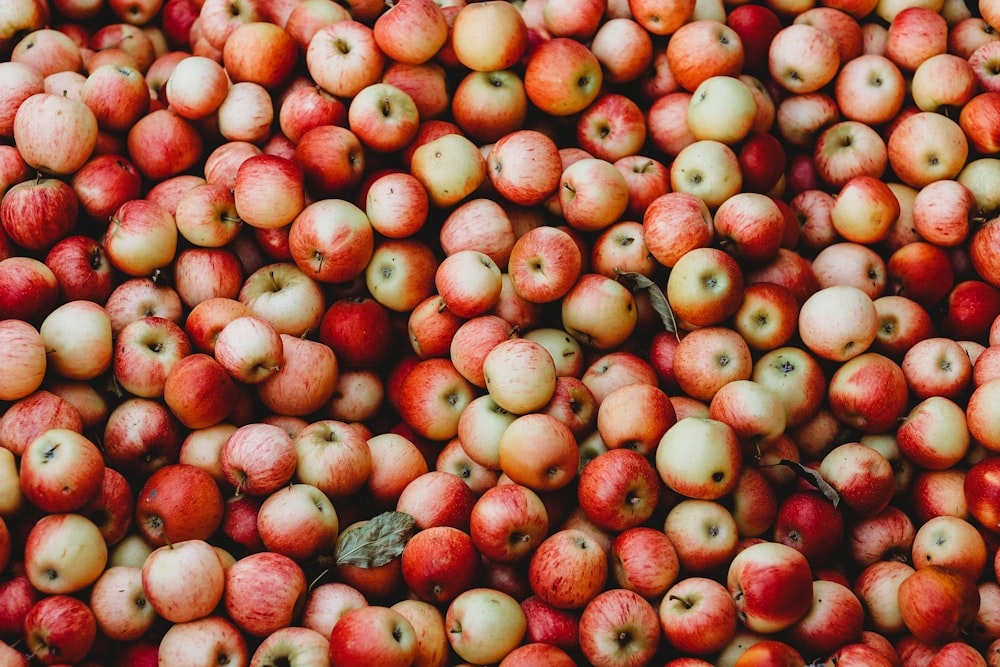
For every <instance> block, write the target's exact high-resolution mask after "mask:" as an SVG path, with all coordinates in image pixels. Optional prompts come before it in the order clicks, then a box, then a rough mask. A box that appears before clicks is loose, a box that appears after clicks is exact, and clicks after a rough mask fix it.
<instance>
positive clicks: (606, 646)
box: [580, 588, 660, 664]
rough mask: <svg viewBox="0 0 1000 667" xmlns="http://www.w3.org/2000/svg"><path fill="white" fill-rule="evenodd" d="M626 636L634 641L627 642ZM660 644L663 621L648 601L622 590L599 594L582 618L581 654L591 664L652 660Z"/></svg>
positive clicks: (609, 590)
mask: <svg viewBox="0 0 1000 667" xmlns="http://www.w3.org/2000/svg"><path fill="white" fill-rule="evenodd" d="M623 633H625V634H626V635H627V636H628V637H629V639H630V641H627V642H623V641H622V639H621V638H622V634H623ZM659 644H660V619H659V617H658V616H657V613H656V609H654V608H653V605H652V604H651V603H650V602H649V601H648V600H647V599H646V598H644V597H642V596H641V595H639V594H638V593H636V592H635V591H630V590H626V589H622V588H611V589H608V590H606V591H603V592H601V593H600V594H598V595H597V596H596V597H594V599H592V600H591V601H590V602H589V603H587V606H586V607H584V609H583V612H582V613H581V614H580V651H581V652H582V653H583V655H584V657H585V658H587V659H588V660H589V661H590V662H591V663H594V664H601V663H603V662H605V661H612V660H623V661H628V662H634V663H638V664H641V663H644V662H648V661H650V660H652V658H653V656H654V655H655V653H656V650H657V648H658V647H659Z"/></svg>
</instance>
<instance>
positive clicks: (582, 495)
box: [577, 449, 660, 533]
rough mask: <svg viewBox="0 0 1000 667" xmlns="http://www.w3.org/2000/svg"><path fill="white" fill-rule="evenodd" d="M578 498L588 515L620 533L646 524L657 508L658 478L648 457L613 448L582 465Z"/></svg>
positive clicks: (605, 526) (607, 528) (592, 519)
mask: <svg viewBox="0 0 1000 667" xmlns="http://www.w3.org/2000/svg"><path fill="white" fill-rule="evenodd" d="M577 498H578V500H579V502H580V507H582V508H583V511H584V513H585V514H586V515H587V517H588V518H589V519H590V520H591V521H593V522H594V523H596V524H597V525H598V526H599V527H601V528H604V529H605V530H611V531H613V532H616V533H620V532H622V531H624V530H626V529H628V528H633V527H636V526H639V525H640V524H643V523H645V522H646V521H647V520H648V519H649V518H650V517H651V516H652V515H653V513H654V512H655V511H656V509H657V503H658V502H659V498H660V478H659V475H658V473H657V471H656V468H655V467H654V466H653V464H652V463H650V461H649V459H647V458H646V457H645V456H643V455H642V454H640V453H639V452H637V451H633V450H631V449H614V450H610V451H607V452H605V453H604V454H601V455H600V456H598V457H597V458H595V459H593V460H591V461H590V463H588V464H587V465H586V466H584V468H583V471H582V472H581V473H580V477H579V479H578V481H577Z"/></svg>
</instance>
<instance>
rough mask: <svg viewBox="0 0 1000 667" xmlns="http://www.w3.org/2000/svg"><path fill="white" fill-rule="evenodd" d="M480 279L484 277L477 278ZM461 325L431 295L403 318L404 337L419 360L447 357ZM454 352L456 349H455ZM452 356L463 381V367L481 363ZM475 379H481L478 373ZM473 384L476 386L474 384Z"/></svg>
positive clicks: (455, 316) (464, 370)
mask: <svg viewBox="0 0 1000 667" xmlns="http://www.w3.org/2000/svg"><path fill="white" fill-rule="evenodd" d="M480 277H484V276H482V274H481V275H480ZM488 279H489V278H488ZM474 298H475V297H473V299H474ZM488 298H492V297H491V296H489V297H488ZM464 323H465V320H464V319H463V318H461V317H459V316H458V315H456V314H455V313H454V312H452V311H451V310H450V309H449V308H448V307H447V305H446V304H445V302H444V298H442V296H441V295H440V294H432V295H430V296H428V297H427V298H425V299H424V300H423V301H421V302H420V303H418V304H417V305H416V307H415V308H414V309H413V310H412V311H410V316H409V317H408V318H407V321H406V333H407V334H408V336H409V339H410V347H411V348H412V349H413V351H414V352H415V353H416V354H417V356H418V357H420V358H421V359H429V358H433V357H443V356H446V355H448V354H449V353H450V350H451V345H452V343H453V342H454V340H455V335H456V334H457V333H458V330H459V329H460V328H461V327H462V325H463V324H464ZM457 350H458V348H456V351H457ZM456 356H458V360H457V364H456V366H455V367H456V368H457V369H459V372H461V373H462V375H463V377H465V376H466V375H467V374H469V373H468V371H469V369H468V368H467V366H476V365H481V363H482V360H479V361H478V362H471V360H467V359H465V358H464V357H462V356H461V355H456ZM453 363H455V361H453ZM478 375H481V372H480V373H478ZM477 380H478V378H477ZM477 384H479V382H478V381H477Z"/></svg>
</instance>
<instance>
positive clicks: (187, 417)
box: [163, 352, 238, 428]
mask: <svg viewBox="0 0 1000 667" xmlns="http://www.w3.org/2000/svg"><path fill="white" fill-rule="evenodd" d="M237 392H238V389H237V386H236V383H235V382H234V381H233V380H232V378H231V377H230V375H229V374H228V372H227V371H226V369H225V368H224V367H223V366H222V364H220V363H219V362H218V361H216V360H215V358H214V357H212V356H209V355H207V354H204V353H200V352H197V353H192V354H189V355H188V356H186V357H182V358H181V359H180V360H178V361H177V362H176V363H175V364H174V366H173V368H171V369H170V372H169V373H168V374H167V377H166V379H165V381H164V385H163V400H164V401H165V402H166V404H167V407H168V408H170V411H171V412H172V413H173V414H174V415H175V416H176V417H177V419H178V420H180V422H181V423H182V424H184V425H185V426H187V427H188V428H204V427H206V426H213V425H215V424H218V423H219V422H221V421H222V420H223V419H225V418H226V417H228V416H229V414H230V413H231V412H232V411H233V408H234V405H235V402H236V398H237Z"/></svg>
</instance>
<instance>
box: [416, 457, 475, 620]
mask: <svg viewBox="0 0 1000 667" xmlns="http://www.w3.org/2000/svg"><path fill="white" fill-rule="evenodd" d="M442 474H448V473H442ZM401 565H402V574H403V581H404V582H406V585H407V587H408V588H409V589H410V591H412V592H413V594H414V595H415V596H417V598H418V599H421V600H424V601H426V602H430V603H433V604H439V605H441V604H449V603H451V602H452V601H453V600H454V599H455V598H456V597H458V595H459V594H461V593H462V592H463V591H466V590H468V589H469V588H470V587H471V586H472V585H473V584H474V583H475V581H476V579H477V577H478V575H479V572H480V568H481V557H480V555H479V552H478V551H477V550H476V548H475V546H474V545H473V542H472V538H471V537H470V536H469V534H468V533H467V532H466V531H464V530H460V529H458V528H455V527H453V526H445V525H438V526H431V527H428V528H423V529H421V530H419V532H417V533H416V534H415V535H414V536H413V537H412V538H410V540H409V541H407V543H406V546H405V547H404V548H403V552H402V556H401Z"/></svg>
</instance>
